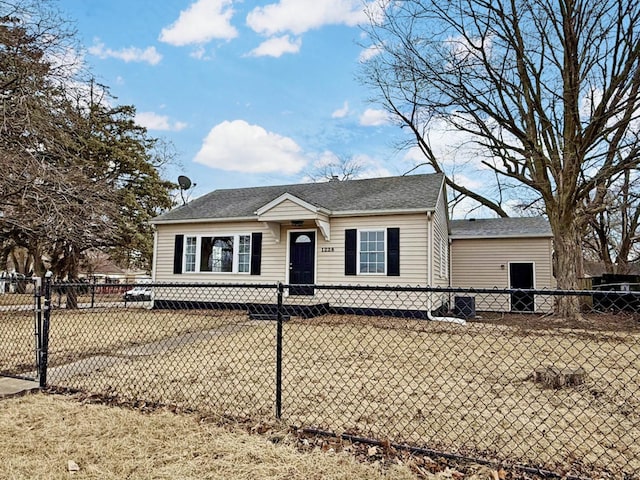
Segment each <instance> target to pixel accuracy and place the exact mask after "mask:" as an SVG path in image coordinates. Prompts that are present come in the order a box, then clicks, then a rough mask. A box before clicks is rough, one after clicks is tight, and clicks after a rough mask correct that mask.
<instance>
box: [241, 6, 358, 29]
mask: <svg viewBox="0 0 640 480" xmlns="http://www.w3.org/2000/svg"><path fill="white" fill-rule="evenodd" d="M365 20H366V15H365V11H364V6H363V3H362V0H313V1H309V0H280V1H279V2H278V3H271V4H269V5H265V6H264V7H256V8H254V9H253V10H252V11H251V12H249V14H248V15H247V25H249V27H250V28H251V29H252V30H253V31H255V32H257V33H260V34H263V35H268V36H271V35H276V34H279V33H283V32H291V33H293V34H295V35H300V34H302V33H304V32H307V31H308V30H312V29H314V28H320V27H322V26H324V25H348V26H356V25H358V24H359V23H361V22H363V21H365Z"/></svg>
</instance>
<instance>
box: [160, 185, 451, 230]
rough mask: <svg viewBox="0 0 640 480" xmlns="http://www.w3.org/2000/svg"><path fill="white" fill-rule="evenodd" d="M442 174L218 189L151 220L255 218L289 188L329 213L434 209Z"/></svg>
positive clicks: (296, 194)
mask: <svg viewBox="0 0 640 480" xmlns="http://www.w3.org/2000/svg"><path fill="white" fill-rule="evenodd" d="M443 180H444V177H443V175H442V174H439V173H433V174H426V175H407V176H402V177H385V178H370V179H363V180H347V181H333V182H323V183H302V184H293V185H276V186H268V187H250V188H234V189H228V190H214V191H213V192H211V193H208V194H206V195H203V196H202V197H199V198H197V199H195V200H193V201H192V202H190V203H188V204H186V205H183V206H181V207H178V208H176V209H174V210H171V211H169V212H167V213H165V214H163V215H160V216H158V217H156V218H155V219H154V220H152V223H164V222H181V221H188V220H206V219H212V220H219V219H225V218H248V217H255V216H256V215H255V212H256V211H257V210H258V209H259V208H260V207H262V206H264V205H266V204H267V203H269V202H271V201H272V200H275V199H276V198H278V197H279V196H281V195H283V194H285V193H289V194H291V195H295V196H296V197H298V198H300V199H301V200H304V201H305V202H308V203H310V204H312V205H315V206H316V207H319V208H324V209H326V210H329V211H330V212H331V213H340V212H355V211H358V212H364V211H386V210H420V209H424V210H425V211H430V210H434V209H435V206H436V203H437V201H438V196H439V194H440V191H441V189H442V184H443Z"/></svg>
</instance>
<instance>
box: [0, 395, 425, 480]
mask: <svg viewBox="0 0 640 480" xmlns="http://www.w3.org/2000/svg"><path fill="white" fill-rule="evenodd" d="M0 437H1V438H2V449H0V465H1V466H2V467H1V468H0V479H11V480H21V479H25V480H26V479H33V478H37V479H39V480H49V479H51V480H54V479H55V480H57V479H69V478H73V479H75V480H87V479H100V480H121V479H124V478H135V479H137V480H144V479H154V480H161V479H167V480H169V479H170V480H175V479H181V480H189V479H198V480H199V479H252V480H253V479H265V480H267V479H270V480H271V479H273V480H275V479H286V480H297V479H305V480H306V479H336V480H337V479H345V480H346V479H354V478H359V479H372V480H378V479H379V480H383V479H397V480H403V479H406V480H409V479H415V478H416V477H415V476H414V475H413V474H412V473H411V472H410V471H409V469H408V468H405V467H399V466H395V467H391V468H389V469H388V470H384V471H383V470H381V468H380V467H376V466H373V465H369V464H359V463H357V462H356V461H355V460H354V459H353V457H352V456H350V455H348V454H334V455H328V454H326V453H324V452H319V451H312V452H309V453H300V452H299V451H297V450H296V448H295V446H294V445H293V442H291V443H289V442H288V441H287V437H285V439H284V441H282V442H281V443H279V444H278V445H274V444H273V443H271V442H270V441H269V440H268V438H267V437H262V436H258V435H249V434H247V433H244V432H242V431H240V430H236V431H232V430H229V429H228V428H221V427H218V426H215V425H212V424H207V423H203V422H199V421H198V418H197V417H195V416H189V415H176V414H173V413H170V412H167V411H156V412H154V413H151V414H142V413H139V412H137V411H132V410H126V409H120V408H115V407H108V406H104V405H95V404H82V403H79V402H78V401H76V400H73V399H69V398H65V397H60V396H51V395H44V394H35V395H27V396H23V397H17V398H13V399H5V400H2V401H0ZM69 460H71V461H73V462H75V463H76V464H77V465H78V467H79V471H77V472H75V473H74V474H71V473H70V472H69V470H68V462H69Z"/></svg>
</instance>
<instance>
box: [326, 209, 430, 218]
mask: <svg viewBox="0 0 640 480" xmlns="http://www.w3.org/2000/svg"><path fill="white" fill-rule="evenodd" d="M434 211H435V208H433V207H430V208H397V209H380V210H343V211H337V212H332V213H331V217H367V216H378V215H406V214H412V213H428V212H434Z"/></svg>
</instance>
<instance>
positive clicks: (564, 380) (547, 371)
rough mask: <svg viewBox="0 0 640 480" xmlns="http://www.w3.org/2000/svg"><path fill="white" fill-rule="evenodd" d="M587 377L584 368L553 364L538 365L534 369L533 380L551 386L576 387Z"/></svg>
mask: <svg viewBox="0 0 640 480" xmlns="http://www.w3.org/2000/svg"><path fill="white" fill-rule="evenodd" d="M586 379H587V372H585V371H584V368H580V367H578V368H557V367H554V366H553V365H551V366H548V367H538V368H536V369H535V370H534V371H533V381H534V382H536V383H542V384H543V385H545V386H547V387H549V388H564V387H575V386H578V385H582V384H583V383H584V382H585V381H586Z"/></svg>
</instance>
